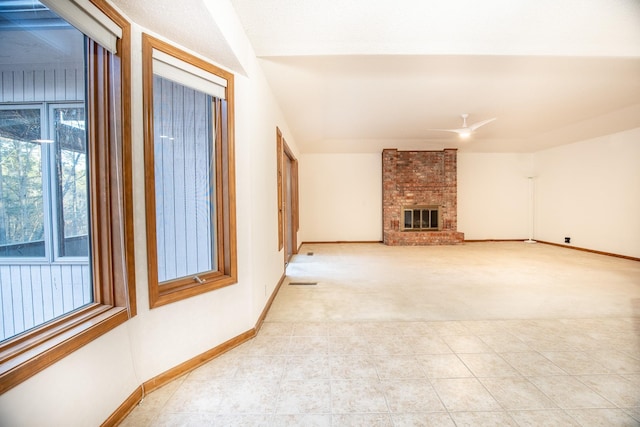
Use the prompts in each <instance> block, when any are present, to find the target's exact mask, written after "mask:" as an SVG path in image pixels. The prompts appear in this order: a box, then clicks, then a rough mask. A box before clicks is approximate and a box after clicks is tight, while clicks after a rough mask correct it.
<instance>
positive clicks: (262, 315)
mask: <svg viewBox="0 0 640 427" xmlns="http://www.w3.org/2000/svg"><path fill="white" fill-rule="evenodd" d="M286 276H287V275H286V273H282V276H281V277H280V280H278V284H277V285H276V287H275V289H274V290H273V292H272V293H271V296H270V297H269V301H267V304H266V305H265V306H264V309H263V310H262V313H260V317H258V321H257V322H256V326H255V327H254V328H253V329H255V331H256V334H257V333H258V332H260V328H262V324H263V323H264V319H266V317H267V314H269V310H271V304H273V300H275V299H276V295H278V292H279V291H280V287H282V283H283V282H284V279H285V277H286Z"/></svg>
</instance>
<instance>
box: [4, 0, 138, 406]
mask: <svg viewBox="0 0 640 427" xmlns="http://www.w3.org/2000/svg"><path fill="white" fill-rule="evenodd" d="M91 3H92V4H94V5H95V6H96V7H97V8H98V9H99V10H100V11H102V12H103V13H104V14H105V15H106V16H108V17H109V19H111V20H112V21H113V22H114V23H116V24H117V25H118V26H119V27H120V28H121V29H122V38H121V39H118V41H117V44H118V49H117V50H118V53H117V55H116V56H117V57H118V58H119V61H112V60H110V57H109V55H108V53H107V51H106V50H105V49H104V48H102V47H101V46H99V45H97V43H95V42H91V41H90V42H88V43H87V45H88V49H87V56H88V68H87V87H88V90H87V107H88V108H87V112H86V117H87V120H88V123H89V126H88V135H89V137H88V140H87V145H88V147H89V157H88V159H89V164H90V171H89V173H90V183H91V184H90V189H91V190H90V191H91V192H90V211H91V215H90V217H91V223H90V227H91V252H92V279H93V289H94V302H93V303H91V304H89V305H87V306H85V307H83V308H81V309H78V310H76V311H73V312H71V313H69V314H67V315H64V316H61V317H60V318H58V319H56V320H53V321H51V322H48V323H46V324H44V325H42V326H40V327H38V328H35V329H33V330H31V331H28V332H26V333H23V334H20V335H17V336H16V337H14V338H11V339H8V340H6V341H5V342H3V343H2V344H1V345H0V394H2V393H4V392H6V391H7V390H9V389H11V388H13V387H15V386H16V385H18V384H20V383H21V382H23V381H25V380H26V379H28V378H30V377H32V376H34V375H35V374H37V373H38V372H40V371H42V370H44V369H45V368H47V367H48V366H50V365H52V364H53V363H55V362H57V361H58V360H60V359H62V358H64V357H65V356H67V355H69V354H71V353H72V352H74V351H75V350H77V349H79V348H81V347H82V346H84V345H86V344H88V343H89V342H91V341H93V340H95V339H96V338H98V337H100V336H102V335H104V334H105V333H107V332H109V331H110V330H112V329H114V328H115V327H117V326H118V325H121V324H122V323H124V322H126V321H127V320H128V319H129V318H131V317H133V316H135V315H136V295H135V274H134V251H133V249H134V248H133V199H132V181H131V179H132V178H131V171H132V169H131V122H130V117H131V110H130V102H129V100H130V96H131V86H130V70H131V66H130V58H131V45H130V38H131V31H130V24H129V22H128V21H127V20H126V19H125V18H124V17H123V16H122V15H120V14H119V13H118V12H117V11H116V10H115V9H114V8H113V7H111V6H110V5H109V4H108V3H106V1H104V0H91ZM112 82H113V84H115V85H116V86H119V87H120V91H119V93H117V95H116V99H113V98H111V97H110V96H109V95H110V93H111V92H112V91H111V89H112V86H111V84H112ZM113 112H115V113H113ZM112 113H113V114H112ZM114 124H117V126H114ZM118 138H119V139H120V144H118V143H114V141H116V140H117V139H118ZM118 145H120V147H119V146H118ZM117 159H120V160H119V161H117ZM118 190H119V191H118ZM105 213H106V214H105Z"/></svg>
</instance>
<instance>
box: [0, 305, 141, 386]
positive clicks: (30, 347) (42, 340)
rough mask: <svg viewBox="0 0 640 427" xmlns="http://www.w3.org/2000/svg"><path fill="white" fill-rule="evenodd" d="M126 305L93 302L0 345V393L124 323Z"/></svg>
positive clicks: (126, 315)
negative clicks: (116, 305)
mask: <svg viewBox="0 0 640 427" xmlns="http://www.w3.org/2000/svg"><path fill="white" fill-rule="evenodd" d="M128 318H129V314H128V312H127V310H126V308H124V307H112V306H106V305H101V304H91V305H89V306H87V307H85V308H83V309H80V310H78V311H76V312H73V313H71V314H70V315H68V316H66V317H64V318H62V319H60V320H58V321H55V322H52V323H50V324H48V325H45V326H44V327H42V328H39V329H37V330H35V331H34V332H31V333H25V334H23V335H19V336H17V337H15V338H13V339H9V340H7V341H6V342H4V343H2V345H0V394H2V393H4V392H6V391H7V390H9V389H11V388H13V387H15V386H16V385H18V384H20V383H21V382H22V381H24V380H26V379H28V378H30V377H32V376H33V375H35V374H37V373H38V372H40V371H42V370H43V369H45V368H47V367H48V366H50V365H52V364H53V363H55V362H57V361H58V360H60V359H62V358H63V357H65V356H66V355H68V354H70V353H72V352H73V351H75V350H77V349H78V348H80V347H82V346H83V345H85V344H87V343H89V342H91V341H93V340H94V339H96V338H98V337H99V336H101V335H103V334H105V333H106V332H108V331H110V330H111V329H113V328H115V327H116V326H118V325H120V324H122V323H124V322H126V321H127V319H128Z"/></svg>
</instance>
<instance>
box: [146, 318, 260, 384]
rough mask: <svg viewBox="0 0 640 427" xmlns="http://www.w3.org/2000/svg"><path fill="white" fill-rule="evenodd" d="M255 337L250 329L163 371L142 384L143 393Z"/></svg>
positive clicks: (254, 332) (253, 331)
mask: <svg viewBox="0 0 640 427" xmlns="http://www.w3.org/2000/svg"><path fill="white" fill-rule="evenodd" d="M255 336H256V330H255V328H252V329H250V330H248V331H246V332H243V333H242V334H240V335H238V336H236V337H233V338H231V339H230V340H228V341H225V342H223V343H222V344H220V345H218V346H215V347H214V348H212V349H210V350H207V351H205V352H204V353H201V354H199V355H197V356H196V357H193V358H191V359H189V360H187V361H186V362H182V363H181V364H179V365H177V366H174V367H173V368H171V369H169V370H168V371H165V372H163V373H162V374H160V375H158V376H156V377H154V378H151V379H150V380H148V381H145V382H144V383H143V387H144V390H145V393H150V392H152V391H154V390H156V389H158V388H160V387H162V386H163V385H165V384H167V383H169V382H171V381H173V380H175V379H176V378H179V377H181V376H182V375H185V374H187V373H189V372H191V371H193V370H194V369H196V368H199V367H200V366H202V365H204V364H205V363H207V362H209V361H210V360H213V359H215V358H216V357H218V356H220V355H222V354H224V353H226V352H227V351H229V350H231V349H234V348H236V347H237V346H239V345H240V344H242V343H244V342H247V341H249V340H250V339H251V338H253V337H255Z"/></svg>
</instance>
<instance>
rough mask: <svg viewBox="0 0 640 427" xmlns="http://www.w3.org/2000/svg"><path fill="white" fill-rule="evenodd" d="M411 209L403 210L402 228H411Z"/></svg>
mask: <svg viewBox="0 0 640 427" xmlns="http://www.w3.org/2000/svg"><path fill="white" fill-rule="evenodd" d="M412 215H413V213H412V211H404V228H412V225H413V221H412V218H413V217H412Z"/></svg>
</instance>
